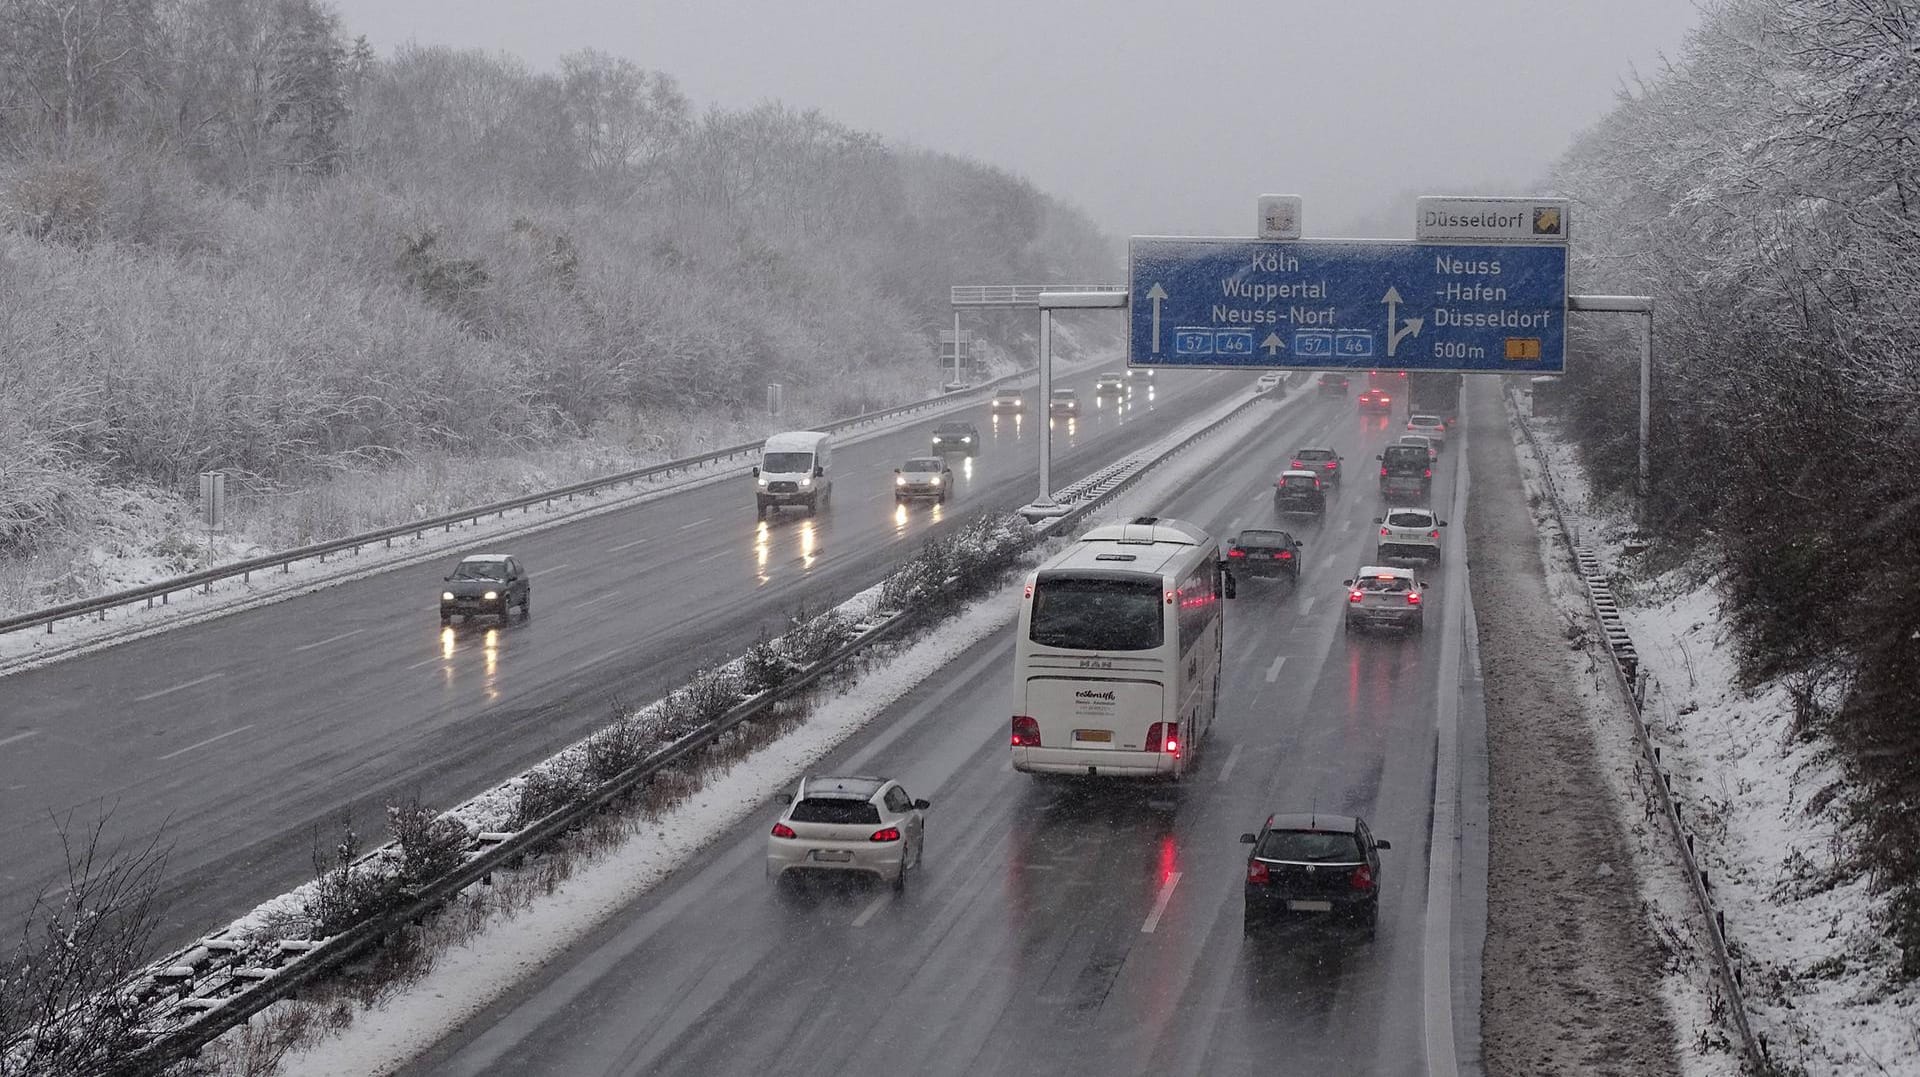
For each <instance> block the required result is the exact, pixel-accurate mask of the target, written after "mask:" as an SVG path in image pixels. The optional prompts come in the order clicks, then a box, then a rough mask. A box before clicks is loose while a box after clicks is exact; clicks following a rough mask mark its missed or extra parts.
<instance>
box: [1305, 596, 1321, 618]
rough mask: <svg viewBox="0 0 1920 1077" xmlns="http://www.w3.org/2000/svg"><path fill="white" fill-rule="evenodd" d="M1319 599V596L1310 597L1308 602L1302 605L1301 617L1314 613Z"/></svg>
mask: <svg viewBox="0 0 1920 1077" xmlns="http://www.w3.org/2000/svg"><path fill="white" fill-rule="evenodd" d="M1319 598H1320V596H1319V595H1308V596H1307V600H1306V601H1305V602H1302V603H1300V616H1302V617H1305V616H1306V615H1307V614H1309V613H1312V612H1313V604H1314V602H1315V601H1317V600H1318V599H1319Z"/></svg>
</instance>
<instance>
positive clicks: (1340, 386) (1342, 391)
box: [1320, 373, 1353, 396]
mask: <svg viewBox="0 0 1920 1077" xmlns="http://www.w3.org/2000/svg"><path fill="white" fill-rule="evenodd" d="M1352 385H1353V382H1352V381H1351V380H1350V379H1349V378H1348V377H1347V376H1346V375H1345V374H1333V373H1327V374H1322V375H1320V395H1321V396H1345V395H1347V390H1348V389H1350V388H1351V387H1352Z"/></svg>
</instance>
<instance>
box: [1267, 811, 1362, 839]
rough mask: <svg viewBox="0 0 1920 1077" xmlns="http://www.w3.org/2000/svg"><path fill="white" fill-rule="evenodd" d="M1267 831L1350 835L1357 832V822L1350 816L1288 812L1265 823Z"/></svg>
mask: <svg viewBox="0 0 1920 1077" xmlns="http://www.w3.org/2000/svg"><path fill="white" fill-rule="evenodd" d="M1267 829H1268V830H1320V831H1325V832H1327V833H1332V834H1352V833H1355V832H1357V831H1358V830H1359V829H1360V827H1359V820H1357V819H1355V818H1354V817H1353V816H1351V815H1329V814H1328V813H1326V812H1288V813H1287V814H1284V815H1279V814H1276V815H1274V816H1273V817H1272V818H1271V819H1269V820H1268V821H1267Z"/></svg>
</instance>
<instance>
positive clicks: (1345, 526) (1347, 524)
mask: <svg viewBox="0 0 1920 1077" xmlns="http://www.w3.org/2000/svg"><path fill="white" fill-rule="evenodd" d="M1340 530H1342V531H1351V530H1353V520H1352V519H1351V518H1348V519H1345V520H1342V521H1340Z"/></svg>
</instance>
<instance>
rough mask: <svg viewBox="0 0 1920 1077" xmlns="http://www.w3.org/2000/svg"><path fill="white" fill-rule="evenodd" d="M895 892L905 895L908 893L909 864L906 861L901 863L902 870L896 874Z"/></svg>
mask: <svg viewBox="0 0 1920 1077" xmlns="http://www.w3.org/2000/svg"><path fill="white" fill-rule="evenodd" d="M893 892H894V893H896V894H904V893H906V892H907V862H906V861H905V860H902V861H900V870H899V871H898V872H895V873H894V876H893Z"/></svg>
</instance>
